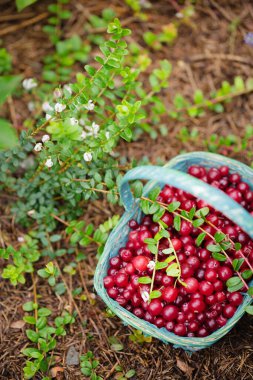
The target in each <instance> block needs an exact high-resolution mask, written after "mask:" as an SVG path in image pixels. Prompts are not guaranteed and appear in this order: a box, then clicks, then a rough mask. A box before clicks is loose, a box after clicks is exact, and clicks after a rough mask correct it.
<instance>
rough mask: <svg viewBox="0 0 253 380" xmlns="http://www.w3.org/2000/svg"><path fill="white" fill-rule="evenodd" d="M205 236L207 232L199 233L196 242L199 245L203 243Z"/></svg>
mask: <svg viewBox="0 0 253 380" xmlns="http://www.w3.org/2000/svg"><path fill="white" fill-rule="evenodd" d="M205 237H206V233H205V232H201V234H199V235H198V237H197V239H196V244H197V246H198V247H199V246H200V245H201V244H202V243H203V241H204V239H205Z"/></svg>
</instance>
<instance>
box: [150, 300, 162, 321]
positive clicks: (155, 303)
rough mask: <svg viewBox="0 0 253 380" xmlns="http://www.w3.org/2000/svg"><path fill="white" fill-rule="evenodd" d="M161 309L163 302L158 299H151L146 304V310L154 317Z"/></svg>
mask: <svg viewBox="0 0 253 380" xmlns="http://www.w3.org/2000/svg"><path fill="white" fill-rule="evenodd" d="M162 310H163V304H162V302H161V301H160V300H158V299H154V300H152V301H151V302H150V304H149V306H148V312H149V313H150V314H151V315H153V316H154V317H155V316H157V315H158V314H161V312H162Z"/></svg>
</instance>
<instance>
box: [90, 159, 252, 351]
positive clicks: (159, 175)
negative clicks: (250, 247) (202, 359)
mask: <svg viewBox="0 0 253 380" xmlns="http://www.w3.org/2000/svg"><path fill="white" fill-rule="evenodd" d="M194 164H197V165H202V166H204V167H207V168H208V167H219V166H222V165H227V166H229V168H230V169H231V172H238V173H239V174H240V175H241V177H242V179H243V181H245V182H247V183H248V184H249V185H250V187H251V189H253V170H252V169H250V168H249V167H248V166H246V165H244V164H242V163H240V162H238V161H235V160H232V159H229V158H227V157H223V156H220V155H217V154H212V153H205V152H195V153H188V154H183V155H180V156H177V157H175V158H174V159H172V160H171V161H169V162H168V163H167V164H166V165H165V166H164V167H157V166H141V167H137V168H135V169H132V170H130V171H129V172H128V173H127V174H126V175H125V176H124V178H123V179H122V182H121V184H120V196H121V200H122V202H123V205H124V207H125V210H126V211H125V213H124V214H123V216H122V218H121V219H120V221H119V223H118V225H117V226H116V228H115V229H114V230H113V231H112V233H111V234H110V236H109V238H108V241H107V243H106V246H105V249H104V252H103V254H102V256H101V257H100V260H99V262H98V265H97V268H96V272H95V277H94V285H95V289H96V291H97V293H98V294H99V296H100V297H101V298H102V299H103V300H104V302H105V303H106V304H107V306H108V307H109V308H110V309H111V310H112V311H113V312H114V313H115V314H116V315H117V316H118V317H119V318H120V319H121V320H122V321H123V322H124V323H125V324H127V325H131V326H133V327H134V328H136V329H138V330H141V331H142V332H143V333H145V334H146V335H150V336H152V337H155V338H157V339H160V340H161V341H163V342H165V343H172V344H173V345H174V346H175V347H181V348H183V349H185V350H187V351H198V350H201V349H203V348H206V347H208V346H211V345H212V344H214V343H215V342H217V341H218V340H219V339H221V338H222V337H223V336H224V335H226V334H227V333H228V332H229V331H230V330H231V329H232V327H233V326H234V325H235V324H236V323H237V322H238V321H239V319H240V318H241V317H242V316H243V314H244V313H245V307H246V306H247V305H249V304H250V303H251V300H252V299H251V298H250V297H249V296H248V295H247V294H245V295H244V301H243V303H242V304H241V305H240V306H239V307H238V309H237V311H236V313H235V314H234V316H233V317H232V318H231V319H230V320H229V321H228V323H227V324H226V325H225V326H224V327H222V328H220V329H218V330H216V331H215V332H214V333H212V334H211V335H209V336H207V337H205V338H190V337H179V336H177V335H175V334H173V333H170V332H168V331H167V330H166V329H165V328H160V329H159V328H157V327H156V326H155V325H153V324H151V323H149V322H146V321H144V320H142V319H140V318H137V317H136V316H134V315H133V314H132V313H131V312H128V311H127V310H126V309H124V308H123V307H121V306H120V305H119V304H118V303H117V302H116V301H114V300H113V299H111V298H110V297H109V296H108V295H107V292H106V289H105V288H104V285H103V278H104V277H105V276H106V275H107V270H108V267H109V259H110V258H111V257H114V256H116V255H117V254H118V250H119V248H120V247H123V246H124V245H125V243H126V241H127V237H128V233H129V231H130V229H129V227H128V221H129V220H130V219H137V220H138V221H140V219H141V217H142V212H141V210H140V208H139V204H138V203H139V201H138V200H136V199H134V198H133V195H132V193H131V191H130V187H129V183H128V182H129V181H131V180H136V179H143V180H152V181H150V182H148V183H147V184H146V186H145V187H144V195H146V196H147V195H148V193H149V192H150V190H152V189H153V188H154V187H156V186H160V187H162V186H164V185H165V184H169V185H172V186H175V187H177V188H179V189H182V190H184V191H187V192H189V193H191V194H193V195H194V196H195V197H198V198H201V199H203V200H204V201H206V202H208V204H210V205H211V206H213V207H215V208H216V209H218V210H219V211H221V212H222V213H223V214H224V215H226V216H227V217H228V218H229V219H230V220H232V221H234V222H235V223H236V224H237V225H239V226H240V227H241V228H242V229H243V230H244V231H245V232H246V233H248V235H249V236H250V237H251V238H252V239H253V218H252V216H251V215H250V214H249V213H248V212H247V211H246V210H245V209H244V208H243V207H242V206H240V205H239V204H238V203H236V202H235V201H234V200H233V199H231V198H230V197H229V196H228V195H226V194H225V193H223V192H222V191H221V190H219V189H216V188H214V187H212V186H210V185H208V184H206V183H205V182H203V181H200V180H198V179H196V178H194V177H192V176H189V175H188V174H186V172H187V169H188V167H189V166H191V165H194ZM252 284H253V280H252V281H251V285H252Z"/></svg>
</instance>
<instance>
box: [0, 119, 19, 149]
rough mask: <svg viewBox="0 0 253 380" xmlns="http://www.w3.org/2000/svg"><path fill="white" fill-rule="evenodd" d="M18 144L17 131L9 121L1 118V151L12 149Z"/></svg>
mask: <svg viewBox="0 0 253 380" xmlns="http://www.w3.org/2000/svg"><path fill="white" fill-rule="evenodd" d="M17 144H18V136H17V132H16V130H15V129H14V128H13V127H12V125H11V123H9V121H8V120H6V119H2V118H0V150H5V149H12V148H13V147H14V146H16V145H17Z"/></svg>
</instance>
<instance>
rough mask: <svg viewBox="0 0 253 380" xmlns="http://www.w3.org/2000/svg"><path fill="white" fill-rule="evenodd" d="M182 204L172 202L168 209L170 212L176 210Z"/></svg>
mask: <svg viewBox="0 0 253 380" xmlns="http://www.w3.org/2000/svg"><path fill="white" fill-rule="evenodd" d="M180 205H181V203H180V202H172V203H170V204H169V205H168V207H167V209H168V211H169V212H174V211H176V210H177V209H178V208H179V206H180Z"/></svg>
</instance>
